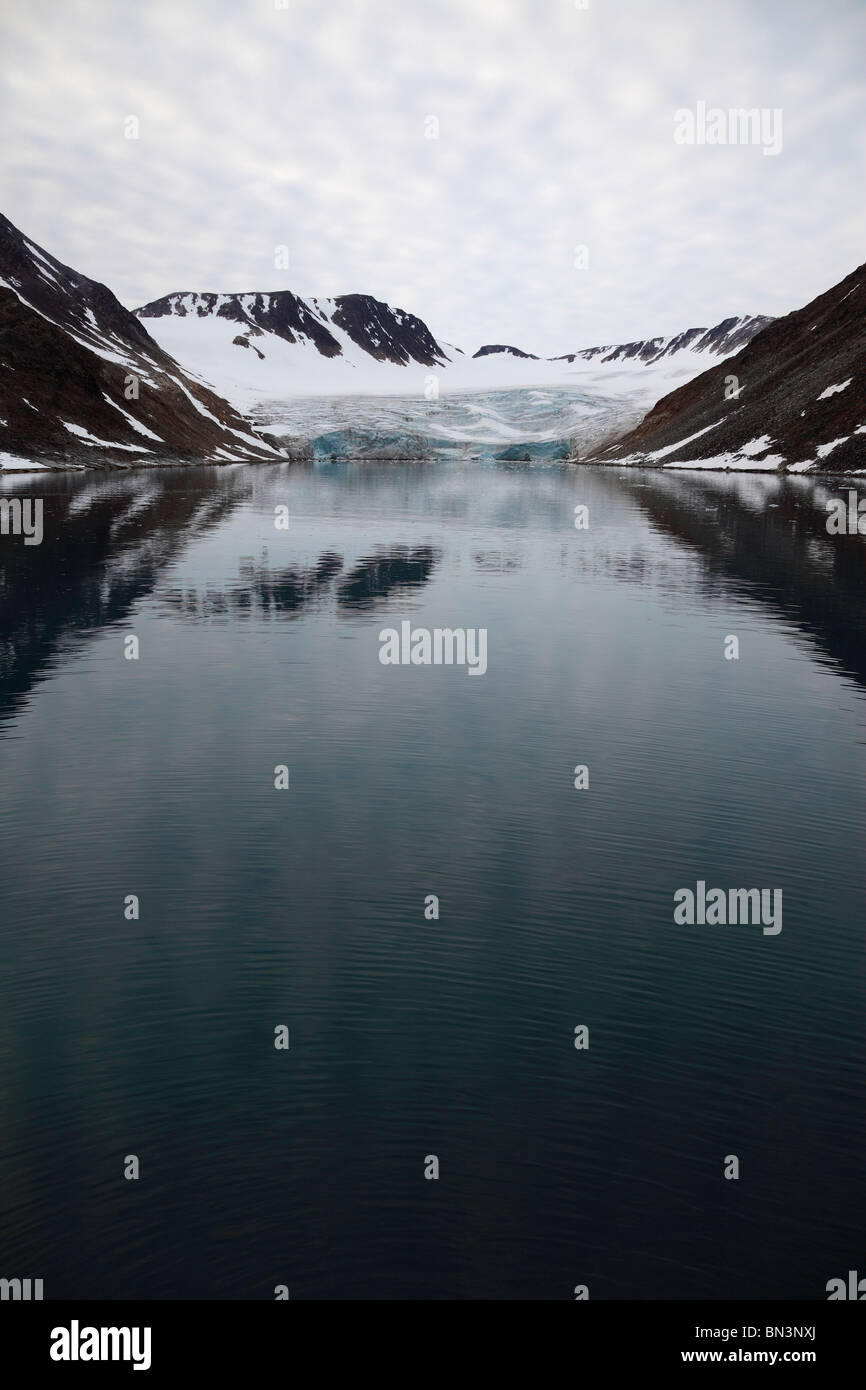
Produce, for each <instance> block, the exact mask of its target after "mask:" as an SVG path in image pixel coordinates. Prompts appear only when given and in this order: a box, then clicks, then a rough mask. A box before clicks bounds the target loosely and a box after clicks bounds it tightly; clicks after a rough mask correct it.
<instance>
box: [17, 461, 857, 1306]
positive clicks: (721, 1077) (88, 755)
mask: <svg viewBox="0 0 866 1390" xmlns="http://www.w3.org/2000/svg"><path fill="white" fill-rule="evenodd" d="M3 486H4V488H5V490H6V495H9V494H10V493H11V494H14V495H17V496H19V497H20V496H23V495H25V493H30V494H32V495H35V496H37V497H42V498H44V499H45V522H44V525H45V539H44V541H43V544H42V545H41V546H39V547H26V548H25V547H24V546H23V543H22V540H21V538H20V537H17V538H16V537H6V538H3V539H2V541H0V547H2V556H3V561H4V565H3V572H2V580H0V620H2V630H0V631H2V635H0V674H2V681H0V844H2V853H3V871H2V876H0V913H2V916H0V972H2V973H0V1230H2V1235H0V1276H3V1277H15V1276H19V1277H33V1278H42V1279H44V1281H45V1296H46V1297H47V1298H51V1297H55V1298H61V1297H67V1296H77V1297H115V1298H128V1297H139V1296H140V1297H158V1298H264V1299H269V1298H273V1296H274V1287H275V1285H277V1284H286V1285H288V1287H289V1289H290V1290H291V1297H292V1298H293V1299H295V1298H459V1299H463V1298H485V1297H488V1298H553V1299H570V1298H572V1297H573V1290H574V1287H575V1285H577V1284H586V1285H588V1287H589V1293H590V1297H591V1298H608V1299H610V1298H613V1299H617V1298H680V1299H687V1298H692V1299H706V1298H737V1297H742V1298H761V1299H764V1298H816V1299H821V1298H824V1297H826V1294H825V1285H826V1282H827V1280H828V1279H830V1278H834V1277H836V1276H844V1275H845V1274H846V1272H847V1270H848V1269H849V1268H859V1269H860V1271H861V1273H863V1272H866V1270H864V1267H863V1260H864V1258H866V1256H864V1250H866V1245H864V1225H866V1222H864V1216H866V1188H864V1182H863V1161H864V1152H866V1117H864V1098H866V1087H864V1071H866V1047H864V1044H866V1023H864V1009H863V1002H864V984H866V979H864V975H866V950H864V922H866V867H864V857H863V825H864V820H866V815H864V813H866V782H864V772H866V703H864V685H866V642H864V636H866V606H864V596H866V573H864V559H866V550H864V542H863V540H862V539H860V538H857V537H846V536H842V537H830V536H828V535H827V533H826V528H825V524H824V522H825V516H826V513H825V510H824V501H825V499H826V497H827V495H828V493H827V489H826V488H825V487H822V485H820V484H815V483H810V482H807V481H805V480H802V479H799V480H798V479H789V480H787V481H778V480H760V479H756V478H752V477H739V478H737V477H724V476H721V475H712V476H710V475H704V476H701V475H694V474H671V475H661V474H646V473H645V474H639V473H631V474H624V473H614V472H602V471H589V470H586V471H579V470H568V469H566V468H549V469H519V468H508V467H504V466H503V467H500V468H494V467H487V468H482V467H478V466H471V465H469V466H459V465H454V464H451V465H445V464H441V463H439V464H437V463H435V462H428V463H419V464H417V465H412V466H402V465H396V464H391V465H389V466H387V467H377V466H375V465H365V466H364V467H353V466H338V467H333V468H324V469H321V470H319V471H315V472H314V471H302V470H297V469H292V468H289V467H286V468H279V467H278V468H274V469H272V468H258V469H247V468H233V469H224V470H219V469H216V470H212V469H200V470H197V471H193V470H169V471H167V472H165V473H162V474H155V473H153V472H140V473H136V474H129V475H95V474H91V475H87V476H76V477H69V476H58V475H54V476H51V477H45V478H37V479H30V480H28V482H27V483H26V484H25V483H24V482H22V481H21V480H15V479H11V478H7V479H6V480H5V482H4V484H3ZM280 503H288V505H289V506H290V509H291V526H290V529H289V530H288V532H285V531H279V530H277V529H275V526H274V507H275V506H276V505H277V504H280ZM580 503H583V504H586V505H588V506H589V508H590V525H589V529H588V530H583V531H578V530H576V529H575V527H574V524H573V512H574V507H575V506H576V505H577V504H580ZM403 619H410V620H411V621H412V623H413V625H414V626H421V627H428V628H434V627H437V626H443V627H467V628H486V629H487V632H488V670H487V673H486V674H485V675H484V676H483V677H474V678H473V677H471V676H469V675H468V673H467V671H466V669H465V668H462V669H461V668H456V667H450V668H449V667H413V666H407V667H404V666H400V667H390V666H383V665H382V664H380V662H379V660H378V652H379V640H378V634H379V631H380V630H381V629H382V628H384V627H387V626H399V623H400V621H401V620H403ZM129 634H134V635H135V636H137V637H138V639H139V642H140V658H139V660H138V661H131V660H126V659H124V640H125V638H126V637H127V636H128V635H129ZM728 635H736V636H738V638H739V643H740V659H739V660H738V661H726V660H725V659H724V656H723V645H724V641H725V638H726V636H728ZM278 764H286V765H287V766H288V767H289V768H290V788H289V790H288V791H278V790H276V789H275V787H274V768H275V766H276V765H278ZM576 764H586V765H588V767H589V769H590V786H589V789H588V790H582V791H577V790H575V788H574V786H573V780H574V776H573V773H574V767H575V765H576ZM698 879H703V880H705V881H706V882H707V884H708V885H709V886H721V887H724V888H729V887H736V886H743V887H753V886H758V887H768V888H770V887H780V888H781V889H782V890H783V894H784V918H783V929H782V931H781V933H780V934H779V935H777V936H770V935H764V934H763V932H762V931H761V929H760V927H759V926H756V925H741V926H727V927H709V926H697V925H696V926H677V925H675V924H674V922H673V894H674V892H675V891H676V890H677V889H678V888H680V887H683V886H691V887H692V888H694V886H695V883H696V881H697V880H698ZM129 894H136V895H139V897H140V902H141V916H140V920H138V921H128V920H126V919H125V917H124V899H125V898H126V897H127V895H129ZM429 894H436V895H438V897H439V899H440V916H439V920H438V921H430V920H426V919H425V914H424V904H425V898H426V897H427V895H429ZM281 1024H285V1025H287V1026H288V1027H289V1029H290V1040H291V1045H290V1048H289V1050H288V1051H277V1050H275V1048H274V1029H275V1027H277V1026H278V1025H281ZM582 1024H584V1025H586V1026H587V1027H588V1028H589V1043H590V1045H589V1049H588V1050H576V1049H575V1047H574V1030H575V1028H576V1027H577V1026H579V1025H582ZM130 1154H135V1155H137V1156H138V1158H139V1161H140V1178H139V1180H138V1181H126V1180H125V1179H124V1176H123V1169H124V1160H125V1156H126V1155H130ZM428 1155H436V1156H438V1159H439V1163H440V1177H439V1180H438V1181H428V1180H425V1177H424V1166H425V1158H426V1157H427V1156H428ZM727 1155H737V1156H738V1158H739V1161H740V1178H739V1180H738V1181H727V1180H725V1178H724V1176H723V1172H724V1165H725V1158H726V1156H727Z"/></svg>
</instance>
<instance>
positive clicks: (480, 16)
mask: <svg viewBox="0 0 866 1390" xmlns="http://www.w3.org/2000/svg"><path fill="white" fill-rule="evenodd" d="M10 9H11V12H9V11H7V13H6V15H5V16H4V17H3V20H2V22H0V27H2V30H3V49H4V53H5V55H6V61H5V70H6V79H5V83H4V91H3V103H2V110H0V120H2V126H3V130H4V137H5V138H4V141H3V149H2V155H0V159H2V165H3V175H4V179H3V186H4V189H5V190H6V202H5V204H4V211H6V213H7V214H8V215H9V216H10V217H11V218H12V220H13V221H14V222H16V223H17V224H18V225H19V226H21V227H22V229H23V230H24V231H26V232H27V233H28V235H30V236H32V237H34V238H35V239H36V240H37V241H38V242H40V243H41V244H43V245H45V246H46V247H48V249H49V250H51V251H52V252H53V253H54V254H55V255H57V256H59V257H60V259H61V260H65V261H67V262H69V263H70V264H72V265H74V266H75V267H76V268H77V269H80V270H82V271H84V272H85V273H86V274H89V275H91V276H93V277H94V278H96V279H100V280H104V281H105V282H106V283H108V284H109V285H110V286H111V287H112V288H113V289H114V290H115V292H116V293H117V294H118V295H119V296H120V298H121V299H122V300H123V301H124V302H125V303H127V304H129V305H135V304H139V303H142V302H144V301H146V300H148V299H152V298H155V297H157V296H158V295H161V294H164V293H167V292H169V291H171V290H179V289H206V290H207V289H209V290H226V291H228V290H253V289H260V290H274V289H279V288H291V289H294V290H296V291H298V292H299V293H305V294H317V295H329V294H335V293H346V292H350V291H364V292H368V293H372V294H375V295H377V296H378V297H380V298H382V299H387V300H389V301H390V302H392V303H398V304H399V305H400V307H402V308H406V309H410V310H412V311H413V312H415V313H417V314H419V315H420V316H421V317H422V318H424V319H425V320H426V321H427V322H428V323H429V324H430V325H431V327H432V328H433V329H434V331H435V332H437V333H438V334H440V335H442V336H444V337H445V338H447V339H448V340H450V341H452V342H457V343H460V344H461V345H463V346H465V347H467V348H468V349H470V350H473V349H474V348H475V347H476V346H477V345H478V343H480V342H482V341H494V342H509V341H513V342H517V343H518V344H519V345H521V346H524V347H526V348H527V349H529V350H532V351H537V352H560V351H562V352H564V351H567V350H570V349H574V348H576V347H581V346H587V345H590V344H593V343H597V342H605V341H618V340H622V339H623V338H630V337H638V336H645V335H649V334H654V333H663V332H673V331H676V330H677V329H679V328H683V327H686V326H689V325H692V324H709V323H713V322H716V321H718V320H719V319H721V318H723V317H725V316H726V315H728V314H732V313H746V312H756V313H757V312H763V313H784V312H786V311H787V310H789V309H791V308H795V307H797V306H798V305H800V304H802V303H804V302H806V300H808V299H809V298H811V297H812V296H813V295H815V294H817V293H819V292H820V291H821V290H823V289H825V288H828V287H829V286H830V285H831V284H832V283H834V282H835V281H837V280H838V279H840V278H841V277H842V276H843V275H844V274H846V273H847V272H848V271H850V270H851V269H853V268H854V266H856V265H857V264H858V263H860V261H862V259H863V227H862V197H861V191H862V188H863V185H864V172H866V171H864V138H863V131H864V129H866V119H864V118H866V90H864V84H863V82H862V72H861V71H859V63H858V58H857V54H858V53H862V51H863V41H864V38H866V11H864V9H863V7H862V5H861V4H860V3H859V0H850V3H849V0H824V3H822V5H820V6H817V5H814V4H813V3H812V0H787V2H786V3H784V4H782V3H776V0H760V3H759V0H752V2H751V3H746V0H713V2H712V3H710V0H690V3H688V4H684V3H682V0H654V3H652V4H648V3H647V0H590V3H589V8H588V9H587V10H581V9H578V8H577V6H576V5H575V4H574V3H573V0H548V3H546V4H544V5H539V4H538V3H537V0H463V3H456V2H455V0H437V3H436V4H432V3H430V0H400V3H398V2H397V0H330V3H329V4H328V5H327V6H323V5H322V4H321V3H320V2H319V0H288V5H287V7H286V8H285V9H280V8H277V6H276V4H275V3H274V0H185V3H184V4H183V5H177V4H176V3H175V0H149V2H148V3H147V4H146V5H144V6H118V5H117V4H116V3H114V0H66V3H64V5H63V6H57V5H56V4H55V3H53V2H50V0H30V4H29V5H28V6H26V7H25V6H18V7H10ZM699 100H700V101H705V102H706V103H707V104H708V105H718V106H721V107H723V108H729V107H751V106H758V107H770V108H774V107H781V108H782V110H783V115H784V148H783V150H782V153H781V154H780V155H779V156H778V157H775V158H767V157H764V156H763V155H762V152H761V150H760V149H759V148H757V147H754V146H729V147H708V146H681V145H676V144H675V143H674V140H673V118H674V112H675V110H677V109H678V108H689V109H694V107H695V103H696V102H697V101H699ZM130 115H134V116H136V117H137V118H138V121H139V123H140V136H139V139H137V140H129V139H126V138H125V137H124V120H125V118H126V117H127V116H130ZM431 117H433V118H435V121H436V122H438V138H437V139H429V138H427V136H428V135H429V134H430V132H431V129H433V126H432V124H431V121H430V119H429V118H431ZM282 244H285V245H287V246H288V247H289V252H290V262H289V268H288V270H276V269H275V268H274V248H275V246H277V245H282ZM578 245H586V246H587V247H588V250H589V266H588V269H577V268H576V267H575V247H576V246H578Z"/></svg>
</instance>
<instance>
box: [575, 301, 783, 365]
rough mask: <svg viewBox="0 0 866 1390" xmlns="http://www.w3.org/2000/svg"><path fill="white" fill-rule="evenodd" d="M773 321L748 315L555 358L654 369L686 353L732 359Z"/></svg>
mask: <svg viewBox="0 0 866 1390" xmlns="http://www.w3.org/2000/svg"><path fill="white" fill-rule="evenodd" d="M772 322H773V320H772V319H771V318H767V316H766V315H765V314H746V315H744V316H743V317H742V318H731V319H722V322H721V323H717V324H716V326H715V328H687V329H686V331H685V332H684V333H675V334H673V335H672V336H671V337H669V338H641V339H639V340H638V341H637V342H635V343H618V344H613V345H608V346H607V347H593V348H582V349H581V350H580V351H579V352H570V353H566V354H565V355H564V356H563V357H560V358H554V359H553V360H554V361H559V362H595V363H613V362H616V363H625V362H629V363H637V362H640V363H643V364H645V365H646V366H653V365H655V364H656V363H657V362H663V361H665V360H666V359H670V358H675V357H680V356H681V355H682V354H685V353H696V354H703V355H706V356H709V357H729V356H730V355H731V353H733V352H738V351H739V350H740V348H743V347H745V346H746V344H747V343H749V342H751V340H752V339H753V338H754V337H756V336H757V334H758V333H761V332H763V330H764V329H765V328H766V327H767V325H768V324H770V323H772Z"/></svg>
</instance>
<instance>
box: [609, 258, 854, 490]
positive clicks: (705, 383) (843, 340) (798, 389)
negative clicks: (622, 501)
mask: <svg viewBox="0 0 866 1390" xmlns="http://www.w3.org/2000/svg"><path fill="white" fill-rule="evenodd" d="M732 378H736V380H732ZM599 461H601V462H610V463H618V462H628V463H648V464H653V465H655V464H662V463H663V466H666V467H671V466H676V467H687V466H692V467H694V466H699V467H700V466H703V467H715V468H745V469H761V470H766V469H781V470H790V471H792V472H807V471H809V470H812V469H817V470H819V471H832V472H842V473H845V472H854V471H858V470H863V469H866V265H862V266H860V267H859V268H858V269H857V270H855V271H852V273H851V274H850V275H848V276H846V278H845V279H844V280H842V281H841V282H840V283H839V284H838V285H835V286H834V287H833V288H832V289H831V290H827V291H826V293H825V294H822V295H819V296H818V298H817V299H814V300H813V301H812V302H811V304H807V305H806V307H805V308H803V309H797V310H795V311H794V313H791V314H787V315H786V316H785V317H784V318H781V319H775V320H773V322H772V323H770V324H769V325H768V326H767V327H766V328H764V329H763V331H762V332H761V333H759V334H758V335H757V336H756V337H754V338H753V339H752V340H751V341H750V342H749V343H748V344H747V346H746V347H744V348H742V349H741V350H740V351H739V352H737V353H736V355H735V356H733V357H730V358H728V360H727V361H726V362H724V363H723V364H720V365H717V366H713V367H712V368H711V369H710V370H709V371H706V372H703V373H702V374H701V375H700V376H697V377H694V378H693V379H692V380H691V381H689V382H687V383H686V384H685V385H683V386H680V387H679V388H678V389H677V390H675V391H672V392H671V393H670V394H669V395H666V396H664V397H663V399H662V400H660V401H659V402H658V403H657V404H656V405H655V406H654V407H653V409H652V410H651V411H650V412H649V414H648V415H646V416H645V418H644V419H643V420H642V421H641V423H640V424H639V425H638V426H637V427H636V428H635V429H633V430H632V431H631V432H630V433H629V434H627V435H626V436H625V437H624V438H622V439H621V440H620V441H619V442H618V443H617V444H615V445H612V446H611V447H609V448H608V449H606V450H605V451H604V452H603V453H602V454H601V456H600V459H599Z"/></svg>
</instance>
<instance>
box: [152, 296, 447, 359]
mask: <svg viewBox="0 0 866 1390" xmlns="http://www.w3.org/2000/svg"><path fill="white" fill-rule="evenodd" d="M135 313H136V316H137V317H138V318H139V319H164V318H168V317H172V318H178V319H219V320H223V321H225V323H226V324H227V325H230V326H231V327H232V328H233V329H234V330H235V336H234V337H233V338H232V344H233V345H234V346H236V347H241V348H252V349H253V351H254V352H255V353H256V354H257V355H258V356H259V357H260V358H262V357H263V356H264V355H265V354H264V352H263V348H264V347H265V346H266V341H263V342H257V341H256V340H257V339H259V340H266V339H267V336H268V335H271V336H272V337H273V338H278V339H280V340H281V341H282V342H284V343H291V344H300V345H304V346H308V347H311V348H314V349H315V351H316V352H317V353H319V355H320V356H321V357H324V358H335V357H344V356H345V357H347V358H349V359H350V360H351V359H353V358H355V357H356V356H357V352H356V351H353V350H359V351H360V352H361V353H364V354H366V356H367V357H370V358H373V359H374V360H375V361H376V362H391V363H394V364H395V365H397V366H401V367H403V366H407V365H408V364H409V363H411V362H415V363H417V364H418V365H420V366H423V367H439V366H442V365H444V363H446V362H447V361H448V360H449V359H448V356H447V354H446V352H445V350H444V348H443V347H441V346H440V344H439V343H437V341H436V339H435V338H434V337H433V334H432V333H431V332H430V330H429V328H428V327H427V325H426V324H425V323H422V322H421V320H420V319H419V318H416V317H415V315H414V314H408V313H406V311H405V310H404V309H392V308H391V306H390V304H383V303H382V301H381V300H379V299H374V298H373V297H372V295H369V294H342V295H339V296H338V297H337V298H336V299H302V298H301V297H300V296H299V295H296V294H292V292H291V291H290V290H277V291H275V292H274V293H269V294H258V293H256V294H212V293H205V294H192V293H189V292H186V293H183V292H181V293H176V294H167V295H164V296H163V297H162V299H154V300H153V301H152V302H151V303H150V304H144V305H142V307H141V308H140V309H136V310H135ZM238 329H239V330H240V331H239V332H238V331H237V330H238Z"/></svg>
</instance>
